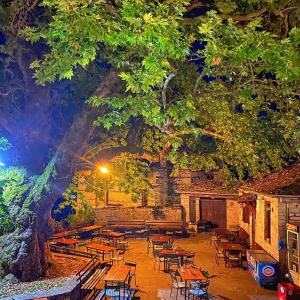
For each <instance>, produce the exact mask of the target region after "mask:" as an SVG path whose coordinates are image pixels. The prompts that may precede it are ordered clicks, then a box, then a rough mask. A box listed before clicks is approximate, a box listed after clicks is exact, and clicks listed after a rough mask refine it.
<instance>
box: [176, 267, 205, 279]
mask: <svg viewBox="0 0 300 300" xmlns="http://www.w3.org/2000/svg"><path fill="white" fill-rule="evenodd" d="M178 272H179V274H180V276H181V278H182V279H183V280H185V281H189V280H206V278H205V276H204V275H203V274H202V272H201V271H200V270H199V269H197V268H181V269H179V270H178Z"/></svg>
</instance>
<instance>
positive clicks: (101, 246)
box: [86, 243, 116, 251]
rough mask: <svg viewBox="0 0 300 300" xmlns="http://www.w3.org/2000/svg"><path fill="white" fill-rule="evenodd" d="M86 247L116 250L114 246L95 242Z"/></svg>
mask: <svg viewBox="0 0 300 300" xmlns="http://www.w3.org/2000/svg"><path fill="white" fill-rule="evenodd" d="M86 247H87V248H91V249H95V250H99V251H114V250H116V248H115V247H111V246H107V245H101V244H97V243H91V244H88V245H86Z"/></svg>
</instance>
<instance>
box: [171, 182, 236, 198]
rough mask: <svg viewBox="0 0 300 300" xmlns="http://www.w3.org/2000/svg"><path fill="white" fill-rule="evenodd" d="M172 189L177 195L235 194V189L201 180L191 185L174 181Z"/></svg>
mask: <svg viewBox="0 0 300 300" xmlns="http://www.w3.org/2000/svg"><path fill="white" fill-rule="evenodd" d="M174 189H175V192H177V193H179V194H218V195H219V194H237V189H236V188H232V187H231V188H230V187H227V186H225V185H224V184H223V183H222V182H221V181H219V180H214V179H202V178H201V179H199V178H197V181H196V182H193V183H191V184H184V183H182V182H180V181H179V182H178V181H177V182H176V181H175V185H174Z"/></svg>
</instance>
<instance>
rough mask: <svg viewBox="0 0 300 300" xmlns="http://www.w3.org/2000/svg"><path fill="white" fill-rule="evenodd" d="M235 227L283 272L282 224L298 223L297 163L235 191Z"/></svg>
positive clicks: (299, 185) (299, 184)
mask: <svg viewBox="0 0 300 300" xmlns="http://www.w3.org/2000/svg"><path fill="white" fill-rule="evenodd" d="M239 191H240V198H239V203H240V205H239V213H238V219H239V226H240V227H241V228H242V229H243V230H244V231H245V232H246V233H247V234H248V235H249V240H250V245H251V247H252V248H260V249H263V250H265V251H266V252H267V253H269V254H270V255H271V256H272V257H273V258H275V259H276V260H277V261H278V262H280V266H281V270H282V272H285V269H286V238H287V237H286V224H287V223H289V222H291V223H293V222H300V163H298V164H295V165H293V166H291V167H289V168H286V169H283V170H281V171H278V172H275V173H272V174H270V175H269V176H266V177H265V178H263V179H260V180H255V181H252V182H248V183H247V184H246V185H244V186H243V187H241V188H240V189H239Z"/></svg>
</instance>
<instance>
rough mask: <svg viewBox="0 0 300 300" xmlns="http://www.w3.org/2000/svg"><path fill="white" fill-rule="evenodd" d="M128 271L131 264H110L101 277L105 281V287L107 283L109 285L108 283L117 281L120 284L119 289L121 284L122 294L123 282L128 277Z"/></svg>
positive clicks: (124, 282) (130, 268)
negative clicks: (109, 267)
mask: <svg viewBox="0 0 300 300" xmlns="http://www.w3.org/2000/svg"><path fill="white" fill-rule="evenodd" d="M130 271H132V267H131V266H127V265H114V266H112V267H111V269H110V270H109V271H108V272H107V274H106V275H105V276H104V278H103V280H104V282H105V287H107V285H109V284H110V283H118V284H120V289H121V285H123V288H124V294H125V284H126V281H127V280H128V278H129V273H130ZM129 288H130V287H129Z"/></svg>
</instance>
